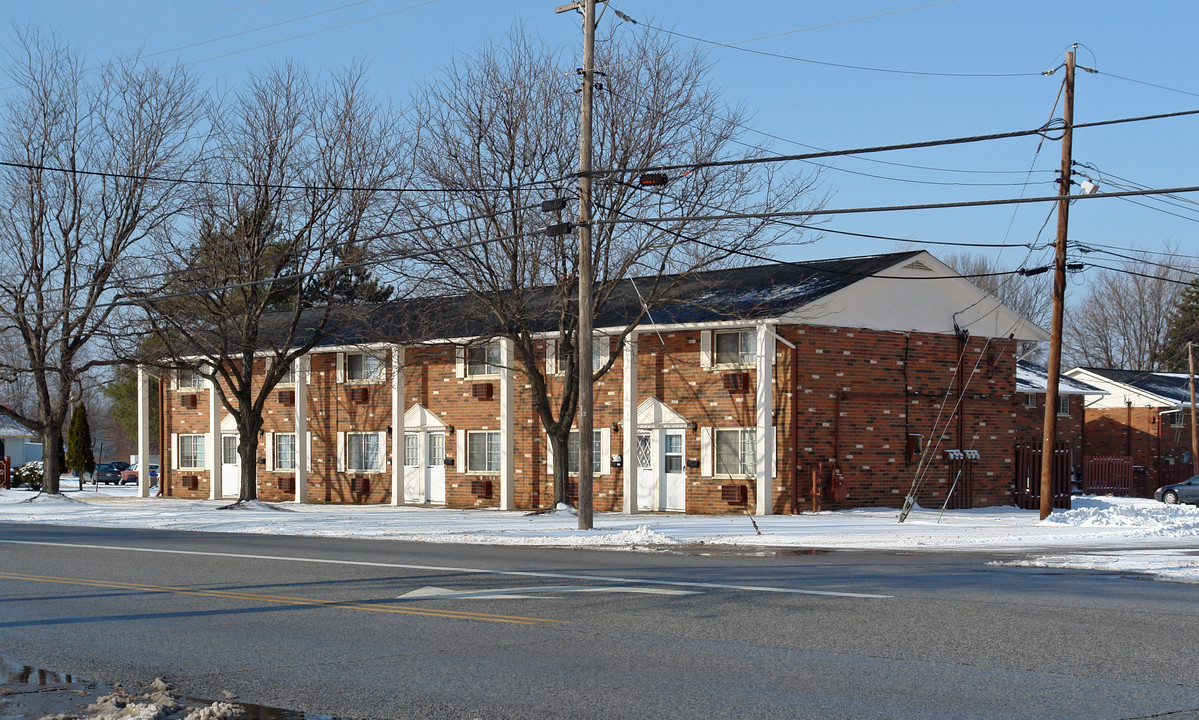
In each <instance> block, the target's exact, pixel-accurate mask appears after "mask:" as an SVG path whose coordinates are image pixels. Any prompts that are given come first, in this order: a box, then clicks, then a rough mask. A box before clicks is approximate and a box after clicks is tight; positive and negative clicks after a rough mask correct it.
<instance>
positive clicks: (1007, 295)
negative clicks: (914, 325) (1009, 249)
mask: <svg viewBox="0 0 1199 720" xmlns="http://www.w3.org/2000/svg"><path fill="white" fill-rule="evenodd" d="M938 258H939V259H940V260H941V261H942V262H944V263H945V264H946V265H948V266H949V267H951V268H953V269H954V270H956V271H957V272H958V274H960V275H965V276H966V277H968V278H969V279H970V281H971V282H972V283H974V284H975V285H977V286H979V287H980V288H982V289H983V290H985V291H986V292H988V293H990V294H991V295H992V296H993V297H994V298H995V299H996V300H998V301H999V302H1001V303H1003V304H1004V305H1006V306H1008V307H1009V308H1011V309H1012V310H1015V311H1016V312H1018V313H1020V314H1021V315H1023V316H1024V317H1026V318H1028V319H1029V320H1032V321H1033V322H1034V323H1036V324H1037V325H1038V326H1040V327H1043V328H1044V327H1048V325H1049V319H1050V318H1049V312H1050V310H1051V309H1052V306H1053V294H1052V290H1053V275H1052V274H1050V273H1041V274H1039V275H1018V274H1012V273H1010V272H1009V271H1010V269H1011V268H1009V267H1007V266H1001V265H1000V263H999V262H997V261H996V260H995V259H993V258H991V257H989V256H987V255H983V254H981V253H947V254H945V255H939V256H938ZM967 329H969V328H967ZM1041 350H1042V348H1041V347H1040V343H1037V342H1031V341H1030V342H1021V343H1020V344H1019V346H1018V348H1017V351H1018V352H1019V354H1020V356H1021V357H1027V356H1030V355H1031V356H1034V357H1035V356H1037V355H1040V354H1041Z"/></svg>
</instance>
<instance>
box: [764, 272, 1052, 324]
mask: <svg viewBox="0 0 1199 720" xmlns="http://www.w3.org/2000/svg"><path fill="white" fill-rule="evenodd" d="M880 276H881V277H880ZM921 279H925V280H927V282H921ZM955 313H957V314H956V316H955ZM955 320H956V321H957V325H958V327H960V328H962V329H963V330H966V331H968V332H969V333H970V334H971V335H972V336H975V337H994V338H1007V337H1008V336H1012V337H1014V338H1015V339H1016V340H1030V341H1045V340H1048V339H1049V333H1047V332H1045V331H1044V330H1042V329H1041V328H1039V327H1037V326H1036V325H1035V324H1034V323H1033V322H1032V321H1031V320H1029V319H1028V318H1027V317H1025V316H1023V315H1021V314H1019V313H1017V312H1015V311H1014V310H1012V309H1011V308H1009V307H1007V306H1006V305H1004V304H1002V303H1001V302H999V300H997V299H996V298H995V297H993V296H992V295H990V294H989V293H987V292H986V291H984V290H983V289H982V288H980V287H978V286H977V285H975V284H974V283H972V282H970V280H968V279H966V278H963V277H960V276H959V275H958V274H957V273H956V272H954V271H953V270H952V269H951V268H950V267H949V266H947V265H945V264H944V263H942V262H941V261H940V260H937V259H936V258H935V257H933V256H932V255H930V254H929V253H927V252H921V253H920V254H919V255H916V256H915V257H912V258H908V259H907V260H904V261H903V262H901V263H897V264H895V265H893V266H891V267H890V268H887V269H886V270H883V271H881V272H879V273H877V274H875V275H872V276H869V277H864V278H862V279H861V280H858V281H857V282H855V283H853V284H851V285H849V286H847V287H844V288H841V289H840V290H838V291H836V292H834V293H831V294H829V295H827V296H825V297H823V298H821V299H820V300H816V301H814V302H811V303H808V304H807V305H804V306H803V307H800V308H797V309H795V310H793V311H791V312H789V313H787V314H786V315H784V316H783V317H782V318H781V321H782V322H784V323H795V324H804V325H822V326H829V327H845V328H870V329H875V330H893V331H898V332H907V331H910V330H914V331H917V332H928V333H942V334H950V333H953V332H954V321H955Z"/></svg>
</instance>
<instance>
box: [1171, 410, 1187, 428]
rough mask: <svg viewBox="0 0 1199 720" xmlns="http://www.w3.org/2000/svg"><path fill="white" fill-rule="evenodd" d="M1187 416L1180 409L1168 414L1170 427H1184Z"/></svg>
mask: <svg viewBox="0 0 1199 720" xmlns="http://www.w3.org/2000/svg"><path fill="white" fill-rule="evenodd" d="M1186 424H1187V416H1186V413H1184V412H1182V411H1181V410H1180V411H1178V412H1176V413H1171V415H1170V427H1186Z"/></svg>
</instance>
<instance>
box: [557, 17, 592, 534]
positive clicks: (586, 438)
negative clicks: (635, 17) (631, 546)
mask: <svg viewBox="0 0 1199 720" xmlns="http://www.w3.org/2000/svg"><path fill="white" fill-rule="evenodd" d="M595 3H596V0H576V1H575V2H573V3H570V4H569V5H562V6H560V7H559V8H558V9H557V11H558V12H566V11H568V10H576V9H579V8H582V10H583V67H582V68H581V69H580V70H579V74H580V75H582V77H583V93H582V95H583V99H582V107H581V109H580V111H579V121H580V122H579V264H578V268H579V337H578V339H577V340H578V341H577V342H576V343H575V347H576V348H577V349H578V353H579V356H578V363H577V365H578V373H579V467H578V471H579V476H578V477H579V529H580V530H590V529H591V526H592V496H591V486H592V479H593V478H592V467H591V464H592V462H593V455H594V452H593V449H592V437H593V436H594V434H595V433H594V426H595V418H594V416H593V412H592V410H593V405H594V392H593V390H594V388H593V387H592V382H591V375H592V373H593V372H594V368H593V367H592V366H591V365H592V355H591V344H592V338H591V331H592V316H591V315H592V306H591V275H592V270H591V114H592V107H593V102H592V95H593V91H594V89H595Z"/></svg>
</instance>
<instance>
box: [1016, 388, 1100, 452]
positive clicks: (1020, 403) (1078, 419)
mask: <svg viewBox="0 0 1199 720" xmlns="http://www.w3.org/2000/svg"><path fill="white" fill-rule="evenodd" d="M1033 397H1034V398H1036V402H1037V405H1036V407H1033V408H1029V407H1025V405H1024V401H1025V396H1024V394H1023V393H1020V394H1018V395H1017V396H1016V398H1017V403H1016V442H1018V443H1021V444H1024V445H1034V446H1036V447H1040V446H1041V443H1042V442H1043V441H1044V437H1045V436H1044V435H1043V434H1042V430H1043V428H1044V426H1045V396H1044V395H1034V396H1033ZM1065 397H1068V398H1070V414H1069V415H1058V416H1057V439H1058V441H1059V442H1068V443H1070V450H1071V452H1072V454H1073V462H1074V467H1075V469H1076V470H1077V469H1079V468H1081V467H1082V458H1083V444H1082V443H1083V432H1082V425H1083V405H1084V404H1085V396H1083V395H1067V396H1065Z"/></svg>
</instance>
